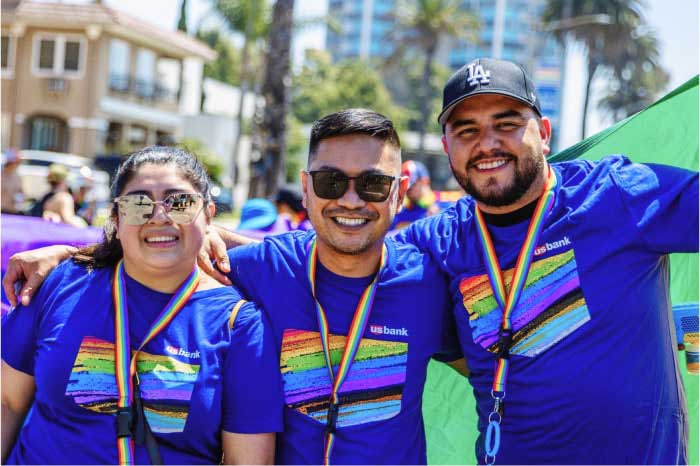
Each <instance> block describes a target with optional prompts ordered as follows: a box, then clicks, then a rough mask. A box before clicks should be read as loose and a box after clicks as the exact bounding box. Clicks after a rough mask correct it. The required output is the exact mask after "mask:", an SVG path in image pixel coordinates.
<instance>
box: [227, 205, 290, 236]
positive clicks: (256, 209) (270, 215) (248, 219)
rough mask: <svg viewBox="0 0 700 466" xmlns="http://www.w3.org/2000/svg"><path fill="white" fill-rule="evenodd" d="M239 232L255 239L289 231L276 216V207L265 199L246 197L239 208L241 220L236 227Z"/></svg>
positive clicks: (284, 223)
mask: <svg viewBox="0 0 700 466" xmlns="http://www.w3.org/2000/svg"><path fill="white" fill-rule="evenodd" d="M236 231H238V232H239V233H241V234H243V235H245V236H248V237H250V238H255V239H263V238H264V237H266V236H268V235H276V234H279V233H285V232H287V231H289V227H288V225H287V223H286V222H284V221H283V219H281V218H278V217H277V208H276V207H275V205H274V204H273V203H272V202H270V201H268V200H267V199H259V198H254V199H248V200H247V201H245V203H243V208H242V209H241V221H240V223H239V224H238V226H237V227H236Z"/></svg>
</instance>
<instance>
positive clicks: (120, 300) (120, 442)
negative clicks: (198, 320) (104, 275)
mask: <svg viewBox="0 0 700 466" xmlns="http://www.w3.org/2000/svg"><path fill="white" fill-rule="evenodd" d="M124 275H125V272H124V260H123V259H122V260H120V261H119V263H118V264H117V266H116V267H115V269H114V277H113V278H112V299H113V300H114V336H115V345H114V353H115V354H114V373H115V375H116V378H117V391H118V394H119V398H118V400H117V449H118V451H119V464H120V465H126V464H133V463H134V440H133V437H132V431H131V423H132V422H131V421H132V414H131V408H130V404H131V400H132V399H133V396H134V375H136V379H137V380H136V382H137V384H138V373H137V372H136V360H137V358H138V354H139V351H141V349H142V348H143V347H144V346H145V345H146V344H147V343H148V342H149V341H151V340H152V339H153V337H154V336H156V335H157V334H158V333H159V332H160V331H161V330H163V329H164V328H165V327H167V326H168V324H169V323H170V321H171V320H173V318H174V317H175V315H177V313H178V312H179V311H180V309H182V308H183V306H184V305H185V303H187V300H188V299H190V296H192V293H194V291H195V290H196V289H197V285H198V284H199V269H198V268H197V267H196V266H195V268H194V270H192V273H190V275H189V276H188V277H187V279H186V280H185V281H184V282H183V283H182V285H180V287H179V288H178V289H177V291H175V294H174V295H173V297H172V298H170V302H168V304H167V305H166V306H165V307H164V308H163V310H162V311H161V312H160V314H159V315H158V317H157V318H156V320H155V321H154V322H153V324H152V325H151V329H150V330H149V331H148V333H147V334H146V336H145V337H144V339H143V342H142V343H141V344H140V345H139V347H138V349H137V350H136V351H134V353H133V355H132V356H131V359H130V358H129V356H130V353H131V342H130V338H129V315H128V312H127V308H126V281H125V278H124ZM136 390H139V388H138V386H137V388H136ZM139 396H140V395H139Z"/></svg>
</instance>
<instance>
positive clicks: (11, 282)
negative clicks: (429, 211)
mask: <svg viewBox="0 0 700 466" xmlns="http://www.w3.org/2000/svg"><path fill="white" fill-rule="evenodd" d="M23 279H24V274H23V273H22V268H21V267H20V266H19V265H17V263H16V262H14V261H13V258H10V262H9V263H8V264H7V272H6V273H5V276H4V277H3V279H2V289H3V291H5V296H7V300H8V301H9V302H10V304H12V305H13V306H16V305H17V293H16V292H15V282H19V281H21V280H23Z"/></svg>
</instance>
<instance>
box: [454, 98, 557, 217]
mask: <svg viewBox="0 0 700 466" xmlns="http://www.w3.org/2000/svg"><path fill="white" fill-rule="evenodd" d="M550 134H551V128H550V125H549V120H547V118H539V117H538V116H537V114H536V113H535V112H534V111H533V110H532V109H531V108H530V107H529V106H527V105H526V104H524V103H522V102H520V101H518V100H515V99H511V98H509V97H506V96H502V95H495V94H482V95H477V96H474V97H470V98H468V99H465V100H464V101H462V102H460V103H459V104H458V105H457V106H456V107H455V109H454V110H453V111H452V113H451V114H450V118H449V120H448V121H447V124H446V126H445V135H444V136H443V147H444V149H445V152H447V154H448V155H449V158H450V167H451V168H452V173H453V174H454V176H455V178H456V179H457V182H458V183H459V184H460V186H462V188H463V189H464V190H465V191H466V192H467V193H468V194H470V195H471V196H472V197H474V199H476V200H477V202H479V206H480V207H481V208H482V209H483V210H484V211H486V212H493V213H505V212H510V211H513V210H516V209H518V208H520V207H522V206H524V205H526V204H528V203H529V202H532V201H533V200H535V199H536V198H537V196H539V194H540V192H541V190H542V187H543V184H544V181H545V178H546V173H547V165H546V163H545V155H546V154H548V153H549V137H550Z"/></svg>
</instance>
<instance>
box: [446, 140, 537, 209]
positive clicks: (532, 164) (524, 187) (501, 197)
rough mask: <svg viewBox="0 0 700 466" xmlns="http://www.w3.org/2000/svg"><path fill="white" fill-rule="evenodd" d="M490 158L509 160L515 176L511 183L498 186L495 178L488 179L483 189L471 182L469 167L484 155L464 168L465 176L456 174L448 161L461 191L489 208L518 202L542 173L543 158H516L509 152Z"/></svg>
mask: <svg viewBox="0 0 700 466" xmlns="http://www.w3.org/2000/svg"><path fill="white" fill-rule="evenodd" d="M491 156H496V157H502V158H506V159H510V163H514V164H515V174H514V177H513V180H512V182H511V183H509V184H506V185H504V186H498V182H497V181H496V179H495V178H489V179H487V180H486V185H485V187H482V188H479V187H477V186H476V185H475V184H474V183H473V182H472V180H471V179H470V178H469V175H468V173H469V167H470V165H474V164H475V163H477V162H478V161H479V160H481V159H484V158H486V157H487V156H486V155H479V156H477V157H475V158H474V159H473V160H472V161H470V162H468V163H467V165H466V167H465V173H466V174H465V175H461V174H459V173H457V171H456V170H455V167H454V166H453V165H452V159H451V158H450V159H449V160H450V169H451V170H452V175H453V176H454V177H455V179H456V180H457V183H459V185H460V186H461V187H462V189H464V191H465V192H466V193H467V194H469V195H470V196H471V197H473V198H474V199H475V200H476V201H477V202H480V203H482V204H484V205H488V206H491V207H503V206H508V205H511V204H514V203H515V202H517V201H518V200H520V198H521V197H523V195H525V193H526V192H527V191H528V190H529V189H530V186H532V183H534V182H535V180H537V177H538V176H539V175H540V173H542V167H543V166H544V158H543V157H534V156H522V157H520V158H518V157H515V156H514V155H513V154H511V153H509V152H496V153H493V154H492V155H491Z"/></svg>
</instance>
